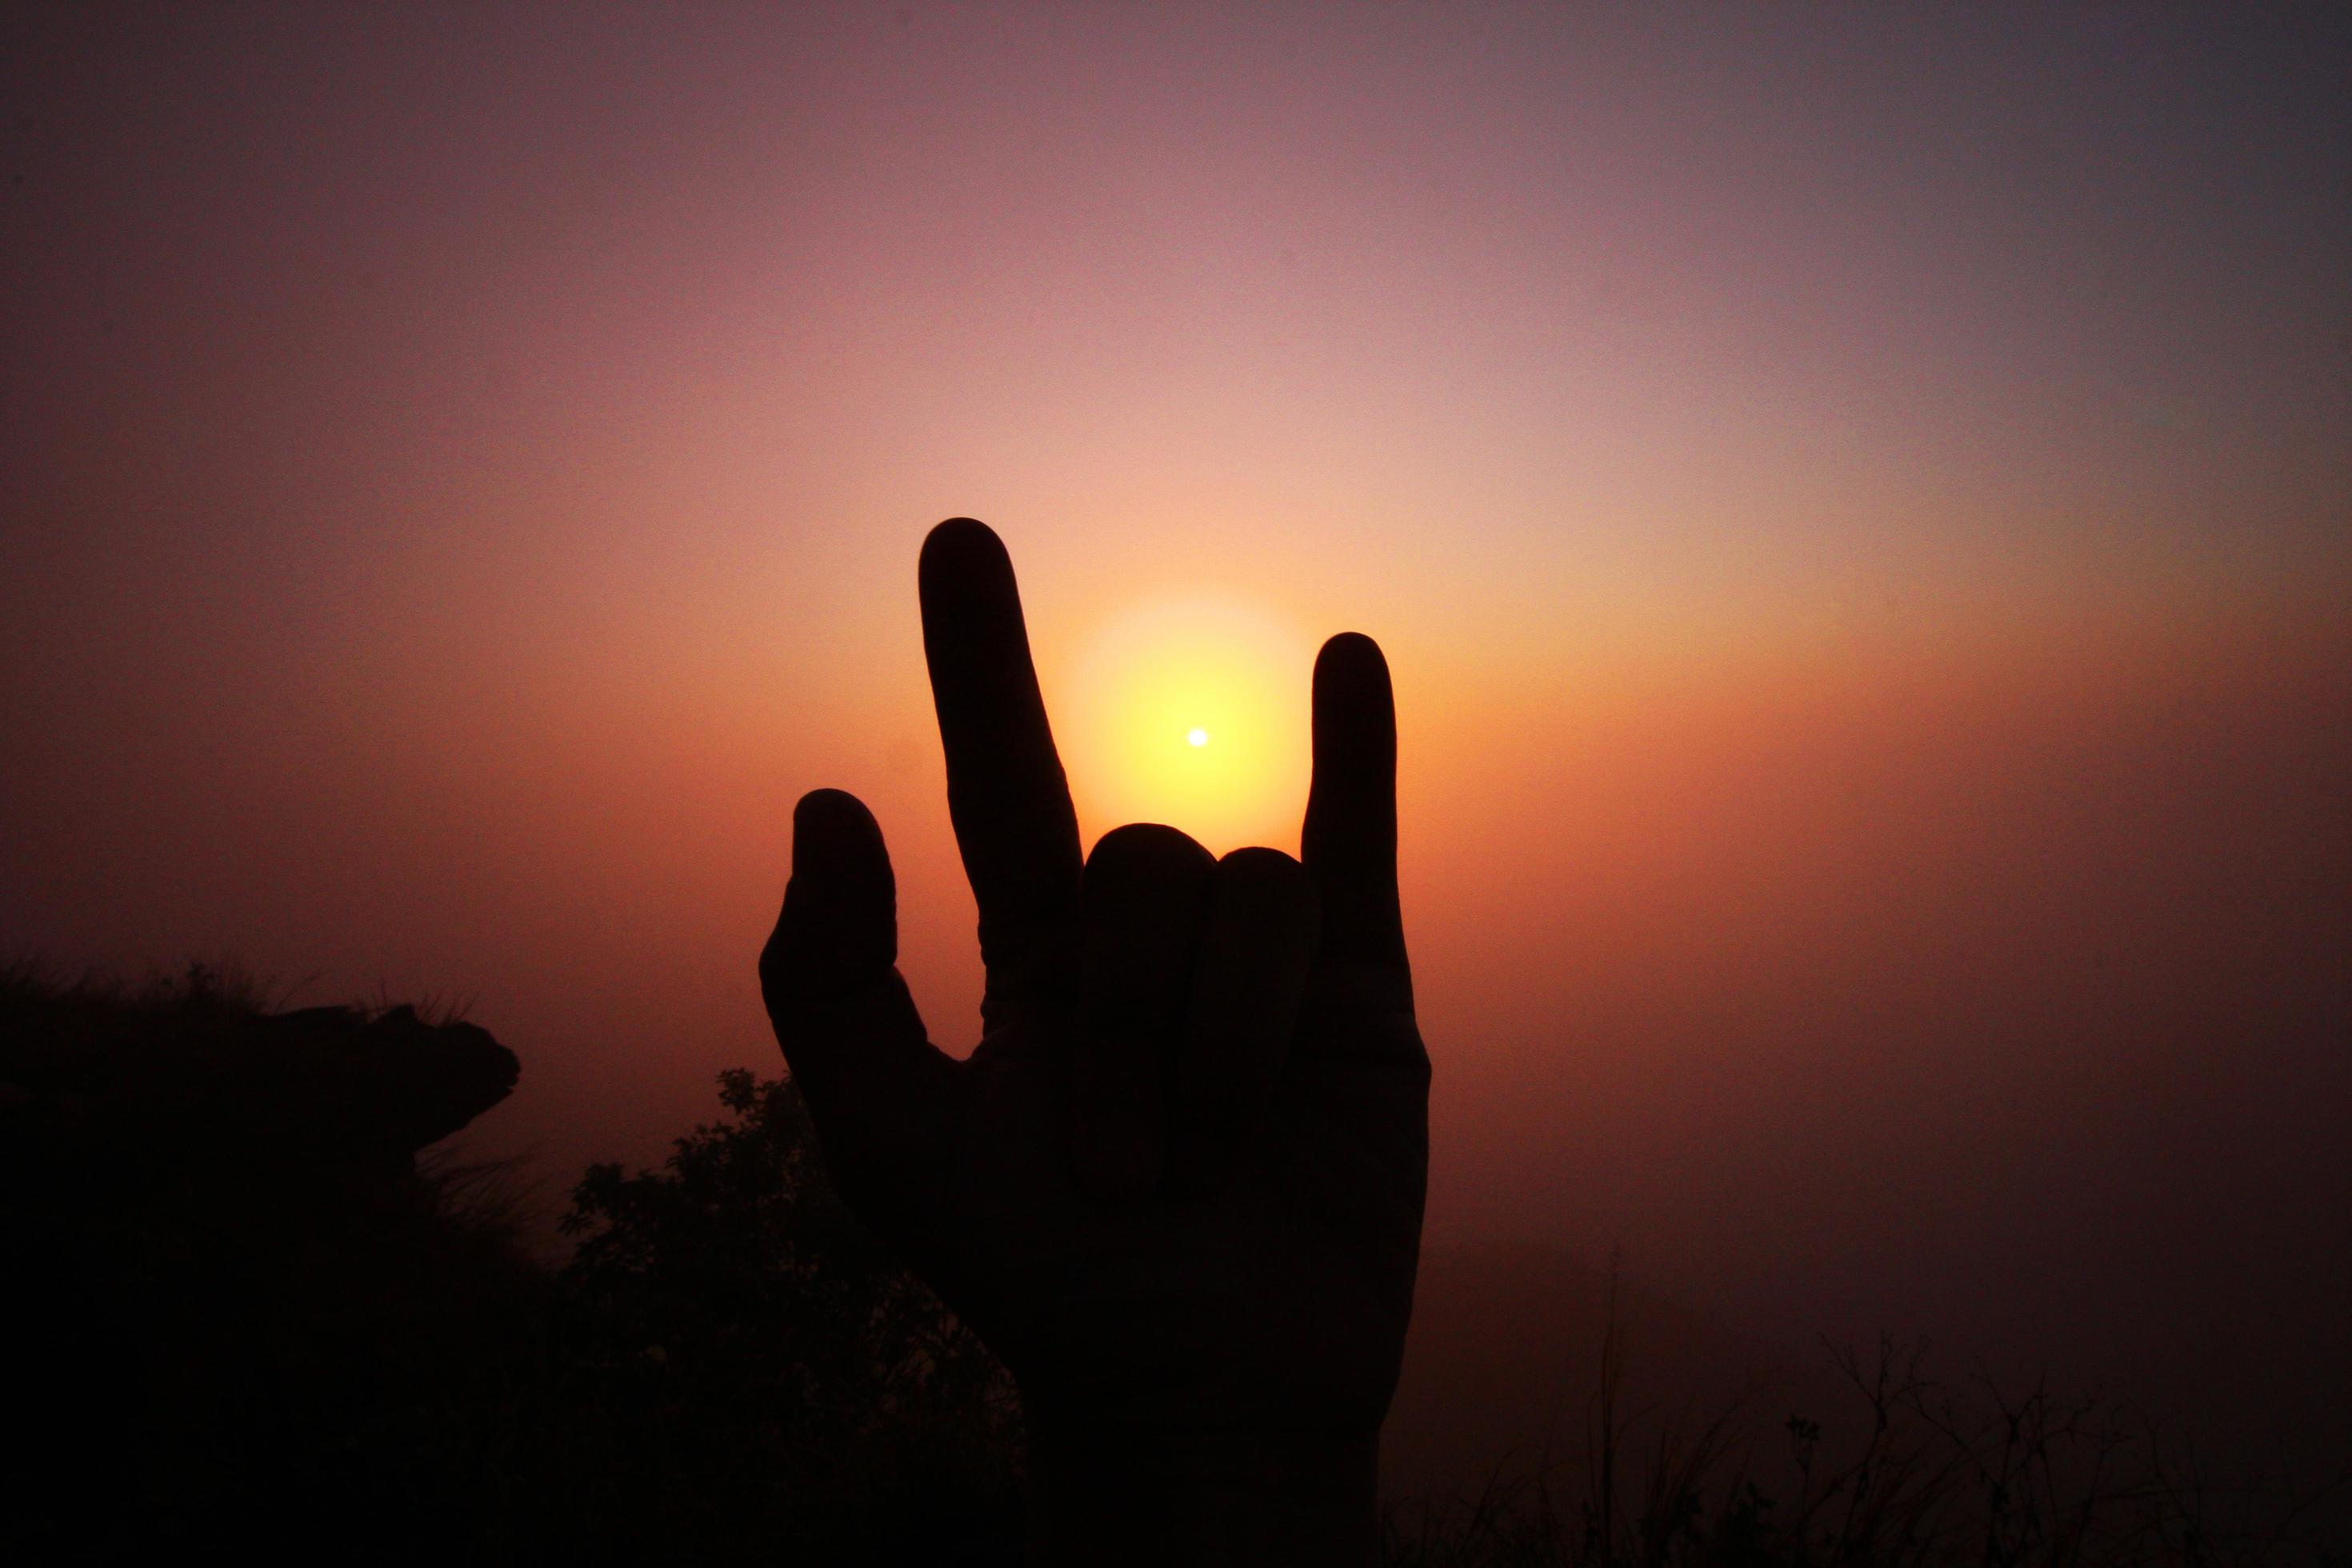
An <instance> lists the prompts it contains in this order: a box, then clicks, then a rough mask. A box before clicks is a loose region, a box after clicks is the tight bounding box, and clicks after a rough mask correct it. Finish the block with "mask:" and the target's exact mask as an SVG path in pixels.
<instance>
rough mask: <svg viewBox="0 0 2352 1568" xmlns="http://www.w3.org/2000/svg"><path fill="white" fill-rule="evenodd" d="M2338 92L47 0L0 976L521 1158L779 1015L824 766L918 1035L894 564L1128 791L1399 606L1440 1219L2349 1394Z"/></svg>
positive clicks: (1550, 41)
mask: <svg viewBox="0 0 2352 1568" xmlns="http://www.w3.org/2000/svg"><path fill="white" fill-rule="evenodd" d="M2347 67H2352V20H2347V16H2346V15H2345V14H2344V13H2343V12H2342V11H2341V10H2340V9H2337V8H2332V7H2316V6H2315V7H2300V6H2294V5H2278V6H2263V7H2229V8H2222V7H2204V6H2175V5H2076V6H2031V7H2029V6H2010V5H1986V6H1968V7H1958V6H1951V7H1929V6H1907V5H1906V6H1874V7H1868V8H1861V7H1851V8H1849V7H1837V6H1820V7H1806V8H1802V9H1798V8H1779V7H1761V6H1746V7H1709V6H1694V5H1654V6H1651V5H1644V6H1640V7H1613V8H1605V7H1586V6H1579V5H1496V6H1481V5H1450V6H1433V5H1349V6H1331V7H1317V6H1307V5H1298V6H1283V7H1265V6H1244V5H1234V6H1229V7H1208V6H1188V5H1167V6H1143V5H1073V6H1066V7H1054V6H1004V7H990V6H981V5H899V6H896V7H893V6H888V5H884V6H879V7H861V6H842V7H807V8H788V7H781V6H744V7H727V6H707V7H691V8H687V7H677V8H667V7H663V8H656V7H643V8H601V7H594V6H544V7H530V6H508V7H375V8H367V7H349V8H335V7H284V8H236V7H226V6H224V7H205V8H181V7H158V8H154V9H126V8H111V7H105V6H92V7H72V8H67V7H58V8H47V9H45V8H31V7H27V8H22V9H16V10H12V11H11V12H10V13H9V15H8V16H7V18H6V19H5V21H0V79H5V89H4V90H0V102H5V106H6V113H5V124H0V176H5V186H0V202H5V209H0V210H5V223H0V411H5V417H0V476H5V502H0V506H5V514H0V516H5V521H4V522H0V527H5V559H6V561H7V563H8V570H7V571H6V572H5V574H0V823H5V825H6V826H5V832H0V950H5V952H8V953H11V954H15V955H20V956H24V957H27V958H31V959H35V960H37V961H39V962H41V963H46V964H48V965H50V966H51V967H53V968H55V969H57V970H58V971H60V972H63V973H80V972H82V971H84V970H97V971H101V972H112V973H142V972H143V971H144V970H145V969H146V968H148V967H151V966H164V967H170V966H176V965H178V964H180V963H184V962H186V961H187V960H189V959H191V958H202V959H207V960H213V961H223V960H226V961H234V962H236V963H240V964H242V965H243V966H245V967H246V968H247V969H249V970H251V971H253V972H254V973H257V974H259V975H261V976H263V977H265V978H266V979H268V980H269V981H271V982H272V983H273V984H277V985H278V986H279V987H280V988H281V990H282V991H283V992H284V993H285V994H288V995H289V996H292V997H294V998H296V999H298V1000H300V1001H304V1002H315V1001H323V1000H329V999H333V998H337V997H342V996H349V995H354V994H362V995H369V996H377V995H381V996H385V997H389V998H394V999H415V998H438V999H441V1000H443V1001H445V1002H451V1003H462V1004H463V1005H465V1006H466V1007H467V1010H468V1015H469V1016H472V1017H473V1018H474V1019H475V1020H476V1021H478V1022H480V1023H482V1024H484V1025H485V1026H488V1027H489V1028H490V1029H491V1030H492V1031H493V1032H494V1033H496V1034H497V1035H498V1036H499V1037H500V1038H501V1039H502V1040H504V1041H506V1042H507V1043H508V1044H509V1045H511V1046H512V1047H514V1048H515V1049H516V1050H517V1052H518V1053H519V1054H520V1057H521V1058H522V1060H523V1063H524V1078H523V1088H522V1089H521V1090H520V1093H519V1094H518V1095H517V1097H516V1098H515V1099H514V1100H513V1101H511V1102H510V1103H509V1105H508V1106H506V1107H503V1108H501V1109H500V1110H498V1111H496V1112H494V1113H493V1114H492V1116H491V1117H489V1118H488V1119H486V1120H485V1121H484V1122H483V1123H481V1124H480V1126H479V1128H478V1131H477V1133H476V1134H475V1136H476V1137H477V1139H478V1141H479V1143H480V1146H482V1147H484V1148H486V1149H492V1150H510V1149H529V1150H531V1151H534V1152H536V1155H537V1157H538V1159H539V1161H540V1162H541V1167H542V1168H543V1169H545V1170H546V1171H548V1172H550V1173H552V1174H551V1183H552V1184H553V1185H554V1187H555V1189H556V1190H557V1191H559V1192H560V1190H561V1188H562V1183H563V1181H564V1180H565V1179H566V1177H565V1176H564V1175H563V1173H566V1172H570V1171H574V1170H576V1169H577V1168H578V1167H579V1165H580V1163H582V1162H583V1161H585V1160H588V1159H591V1158H620V1159H627V1160H632V1161H643V1160H646V1159H652V1158H657V1157H658V1156H659V1154H660V1153H661V1152H662V1149H663V1145H664V1140H665V1139H667V1137H668V1136H670V1135H672V1134H673V1133H675V1132H677V1131H682V1130H684V1129H685V1128H686V1127H687V1126H688V1125H689V1124H691V1123H692V1122H693V1121H696V1120H698V1119H704V1118H707V1117H708V1116H709V1115H711V1114H713V1112H714V1110H715V1107H714V1105H713V1101H712V1077H713V1075H714V1074H715V1073H716V1072H717V1071H718V1070H719V1068H724V1067H729V1066H733V1065H738V1064H751V1065H756V1066H761V1067H763V1068H765V1067H774V1066H777V1065H778V1063H777V1061H776V1058H775V1057H774V1055H773V1047H772V1043H771V1042H770V1040H769V1038H768V1035H767V1030H766V1025H765V1021H764V1019H763V1018H762V1016H761V1012H760V1007H759V1003H758V997H757V990H756V985H755V984H754V978H753V973H752V963H753V959H754V956H755V954H756V952H757V951H758V948H759V945H760V943H761V941H762V940H763V938H764V936H765V933H766V931H767V927H768V925H769V924H770V922H771V921H772V919H773V915H774V909H775V903H776V900H777V897H778V894H779V892H780V890H781V887H782V875H783V867H784V864H785V858H786V855H787V853H788V839H789V835H788V827H789V818H790V810H791V805H792V803H793V800H794V799H795V798H796V797H797V796H798V795H800V794H801V793H802V792H803V791H804V790H806V789H809V788H812V787H815V786H818V785H831V786H838V787H844V788H848V789H851V790H854V791H856V792H857V793H858V794H859V795H862V796H863V797H864V798H865V799H866V801H867V802H868V803H869V804H870V805H873V807H874V808H875V810H876V812H877V816H879V818H880V820H881V822H882V824H883V826H884V829H885V831H886V833H887V835H888V836H889V837H890V840H891V844H892V847H893V853H894V857H895V858H896V861H897V865H898V877H899V883H900V897H901V908H902V925H903V938H902V946H903V953H904V966H905V968H906V969H907V972H908V976H909V979H910V981H911V983H912V984H913V986H914V989H915V991H916V994H917V996H918V998H919V1001H920V1002H921V1003H922V1005H923V1006H924V1008H925V1010H926V1013H927V1016H929V1019H930V1022H931V1026H932V1029H933V1031H934V1034H935V1036H936V1037H939V1038H940V1040H941V1041H942V1043H944V1044H948V1045H950V1046H951V1047H959V1048H960V1047H962V1046H965V1045H967V1044H968V1043H969V1041H970V1039H971V1037H972V1035H973V1034H975V1033H976V1030H977V1016H976V1007H977V997H978V991H979V972H978V963H977V954H976V951H975V949H974V944H973V942H972V940H971V924H972V911H971V901H970V897H969V894H968V893H967V892H966V890H965V889H964V888H963V886H962V881H961V874H960V870H959V868H958V866H957V862H956V859H955V855H954V848H953V845H952V841H951V839H950V837H949V833H948V826H947V815H946V811H945V801H944V796H943V793H942V783H941V769H940V755H939V747H938V742H937V738H936V735H935V733H934V732H933V730H932V728H931V721H930V713H929V699H928V694H927V691H926V689H925V687H924V684H923V667H922V658H921V648H920V641H919V630H918V623H917V618H916V606H915V598H914V566H915V553H916V550H917V547H918V545H919V542H920V540H921V538H922V535H923V532H924V531H925V530H926V529H928V528H929V525H930V524H931V523H933V522H935V521H939V520H940V519H941V518H943V517H948V516H951V515H958V514H968V515H973V516H978V517H981V518H982V519H985V520H987V521H990V522H991V523H992V525H994V526H995V527H996V528H997V529H998V531H1000V532H1001V533H1002V534H1003V537H1004V539H1005V540H1006V541H1007V542H1008V544H1009V546H1010V548H1011V550H1012V552H1013V559H1014V561H1015V563H1016V565H1017V567H1018V569H1019V571H1020V573H1021V576H1022V582H1023V585H1024V595H1025V598H1026V601H1027V605H1028V614H1029V623H1030V628H1031V635H1032V639H1033V643H1034V647H1035V649H1036V653H1037V658H1038V663H1039V668H1040V673H1041V679H1042V681H1043V684H1044V687H1045V694H1046V699H1047V702H1048V706H1049V709H1050V710H1051V711H1052V713H1053V715H1054V718H1055V722H1056V726H1057V731H1058V732H1059V735H1060V740H1061V745H1062V750H1063V754H1064V757H1065V760H1066V763H1068V765H1069V767H1070V771H1071V773H1072V780H1073V785H1074V789H1075V791H1076V798H1077V803H1078V807H1079V812H1080V816H1081V823H1082V827H1083V829H1084V831H1085V833H1086V835H1087V837H1088V838H1089V840H1091V838H1092V837H1095V836H1096V835H1098V834H1099V833H1100V832H1102V831H1104V830H1105V829H1107V828H1108V827H1110V826H1115V825H1116V824H1117V823H1118V822H1119V821H1123V820H1128V819H1130V818H1156V819H1163V820H1169V821H1172V822H1174V823H1175V824H1176V825H1177V826H1181V827H1186V828H1188V829H1189V830H1191V831H1193V832H1195V833H1196V835H1197V836H1199V837H1201V838H1202V840H1203V842H1206V843H1208V844H1210V845H1211V846H1212V847H1215V848H1219V849H1223V848H1226V847H1234V846H1235V845H1238V844H1242V843H1245V842H1252V841H1258V842H1270V843H1274V844H1276V845H1277V846H1278V847H1286V848H1292V847H1296V832H1297V813H1298V810H1299V808H1300V806H1301V805H1303V802H1304V780H1305V765H1306V764H1305V752H1306V725H1305V713H1306V696H1307V671H1308V668H1309V666H1310V663H1311V660H1312V658H1313V651H1314V648H1315V647H1316V645H1317V644H1318V642H1319V641H1320V639H1321V638H1322V637H1325V636H1327V635H1328V634H1330V633H1332V632H1336V631H1339V630H1343V629H1355V630H1361V631H1365V632H1368V633H1370V634H1371V635H1373V636H1374V637H1377V638H1378V639H1379V640H1380V641H1381V644H1382V646H1383V647H1384V648H1385V649H1386V650H1387V653H1388V657H1389V659H1390V662H1391V667H1392V668H1393V669H1394V671H1395V678H1396V686H1397V692H1398V700H1399V704H1400V735H1401V748H1402V752H1401V754H1402V761H1401V789H1402V796H1401V812H1402V836H1403V847H1402V878H1403V896H1404V906H1405V911H1406V920H1407V931H1408V936H1409V939H1410V942H1411V944H1412V950H1413V954H1414V959H1415V967H1416V973H1417V980H1418V984H1419V989H1420V994H1421V997H1422V1004H1423V1024H1424V1032H1425V1034H1426V1035H1427V1037H1428V1038H1429V1040H1430V1043H1431V1047H1432V1052H1433V1058H1434V1060H1435V1063H1436V1073H1437V1077H1436V1087H1435V1090H1434V1096H1435V1098H1434V1102H1433V1128H1434V1132H1433V1136H1434V1140H1435V1142H1434V1158H1435V1162H1436V1163H1435V1167H1434V1171H1433V1187H1432V1199H1431V1202H1432V1218H1431V1234H1432V1236H1433V1237H1441V1238H1442V1237H1473V1236H1489V1237H1516V1238H1534V1239H1546V1240H1556V1241H1558V1242H1559V1243H1560V1244H1562V1245H1565V1246H1570V1247H1576V1248H1579V1249H1580V1250H1581V1251H1583V1252H1584V1253H1586V1254H1588V1255H1590V1254H1596V1253H1598V1252H1600V1251H1602V1250H1605V1249H1606V1248H1607V1247H1609V1246H1610V1245H1612V1244H1622V1245H1623V1246H1624V1247H1626V1249H1627V1253H1628V1256H1629V1257H1630V1258H1632V1259H1633V1267H1634V1268H1636V1269H1637V1270H1640V1271H1643V1273H1644V1274H1645V1276H1646V1277H1648V1278H1652V1279H1657V1280H1659V1281H1661V1282H1662V1284H1664V1286H1666V1287H1669V1288H1671V1289H1674V1290H1676V1291H1679V1292H1681V1293H1683V1295H1684V1296H1685V1298H1687V1299H1690V1300H1698V1301H1701V1302H1704V1303H1706V1304H1707V1305H1709V1306H1710V1307H1712V1308H1713V1309H1715V1310H1718V1311H1720V1312H1721V1313H1723V1314H1725V1315H1727V1316H1729V1317H1734V1318H1738V1319H1742V1320H1744V1321H1770V1322H1774V1323H1784V1324H1791V1325H1800V1326H1799V1328H1798V1329H1797V1330H1796V1331H1797V1333H1798V1335H1799V1337H1800V1338H1804V1337H1808V1336H1809V1335H1810V1332H1811V1325H1815V1324H1818V1325H1820V1326H1821V1327H1822V1328H1824V1329H1832V1330H1841V1331H1863V1332H1867V1331H1874V1330H1875V1329H1876V1328H1879V1327H1892V1328H1898V1329H1906V1330H1907V1329H1916V1330H1919V1331H1932V1332H1935V1333H1937V1334H1938V1335H1939V1337H1941V1338H1942V1339H1943V1340H1944V1341H1945V1342H1948V1343H1959V1344H1963V1345H1969V1346H1985V1347H1993V1348H2002V1347H2006V1348H2010V1349H2017V1350H2021V1351H2022V1352H2027V1353H2032V1354H2042V1353H2045V1352H2046V1353H2048V1354H2050V1355H2053V1356H2054V1357H2057V1358H2059V1359H2060V1360H2061V1361H2063V1363H2065V1364H2066V1365H2068V1366H2080V1367H2083V1368H2084V1369H2086V1375H2088V1374H2103V1373H2106V1372H2108V1371H2110V1370H2114V1371H2116V1373H2117V1375H2118V1376H2119V1377H2121V1378H2124V1379H2126V1380H2129V1379H2139V1380H2142V1381H2143V1382H2145V1381H2146V1380H2147V1379H2149V1378H2152V1377H2157V1376H2158V1375H2159V1373H2164V1374H2169V1373H2181V1374H2182V1375H2183V1376H2184V1377H2186V1376H2188V1375H2189V1374H2188V1373H2187V1372H2185V1371H2184V1370H2183V1369H2187V1368H2189V1367H2190V1366H2191V1364H2192V1363H2194V1364H2195V1365H2196V1366H2200V1367H2203V1368H2206V1369H2207V1370H2208V1373H2210V1377H2212V1378H2216V1379H2223V1380H2225V1381H2227V1382H2228V1383H2229V1384H2231V1386H2232V1387H2233V1388H2237V1389H2239V1390H2242V1391H2243V1390H2253V1391H2255V1392H2253V1393H2251V1394H2241V1397H2242V1399H2244V1400H2245V1401H2247V1402H2248V1403H2249V1404H2251V1405H2259V1407H2260V1408H2261V1409H2262V1410H2263V1412H2265V1413H2273V1412H2274V1413H2280V1418H2281V1419H2282V1420H2305V1419H2315V1418H2316V1417H2314V1416H2311V1415H2310V1409H2311V1408H2312V1407H2313V1404H2314V1401H2315V1398H2316V1396H2315V1395H2312V1394H2311V1393H2310V1391H2311V1390H2313V1389H2315V1388H2328V1389H2336V1390H2344V1389H2352V1352H2347V1351H2345V1349H2344V1348H2343V1345H2342V1340H2341V1335H2340V1331H2338V1330H2336V1328H2334V1327H2333V1325H2339V1324H2340V1322H2341V1321H2343V1320H2344V1318H2345V1317H2347V1316H2348V1315H2352V1218H2347V1215H2352V1206H2347V1205H2345V1204H2344V1203H2343V1201H2342V1200H2343V1196H2344V1194H2346V1193H2347V1191H2352V1154H2347V1152H2346V1150H2345V1148H2344V1147H2342V1140H2341V1135H2340V1129H2341V1127H2342V1125H2343V1124H2344V1123H2345V1121H2346V1120H2347V1117H2352V1049H2347V1043H2352V974H2347V953H2352V734H2347V715H2352V632H2347V618H2346V616H2345V614H2344V612H2345V608H2346V605H2347V596H2352V595H2348V594H2347V590H2352V439H2347V437H2352V285H2347V279H2352V95H2347V94H2346V93H2345V92H2344V91H2343V90H2342V87H2343V82H2344V81H2345V79H2347ZM1195 728H1199V729H1202V730H1204V731H1207V733H1208V735H1209V739H1208V741H1207V743H1205V744H1203V745H1199V746H1194V745H1192V744H1191V742H1190V741H1189V731H1192V730H1193V729H1195ZM2151 1369H2154V1370H2151ZM2192 1381H2193V1380H2192ZM2330 1397H2331V1398H2333V1397H2334V1396H2333V1395H2331V1396H2330ZM2298 1399H2303V1400H2305V1404H2303V1405H2298V1404H2296V1403H2295V1402H2296V1401H2297V1400H2298ZM2265 1402H2267V1403H2265ZM2344 1407H2345V1406H2344V1405H2343V1404H2341V1403H2338V1404H2336V1406H2335V1408H2336V1410H2337V1418H2338V1419H2341V1418H2342V1416H2341V1411H2342V1409H2343V1408H2344Z"/></svg>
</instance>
